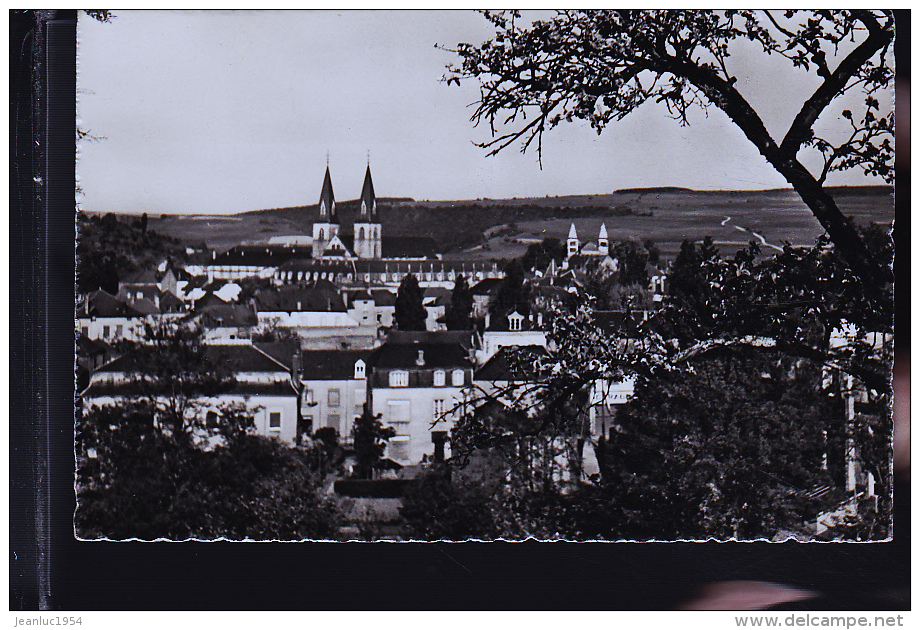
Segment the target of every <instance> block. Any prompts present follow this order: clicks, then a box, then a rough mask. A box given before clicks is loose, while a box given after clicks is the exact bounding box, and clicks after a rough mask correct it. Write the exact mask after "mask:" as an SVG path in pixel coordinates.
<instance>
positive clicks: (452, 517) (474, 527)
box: [399, 465, 502, 540]
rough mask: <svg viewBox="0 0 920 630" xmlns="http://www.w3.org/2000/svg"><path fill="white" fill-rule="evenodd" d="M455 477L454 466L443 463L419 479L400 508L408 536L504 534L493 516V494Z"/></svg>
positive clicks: (455, 537) (448, 537) (444, 537)
mask: <svg viewBox="0 0 920 630" xmlns="http://www.w3.org/2000/svg"><path fill="white" fill-rule="evenodd" d="M453 477H454V475H452V471H451V467H450V466H448V465H439V466H435V467H433V468H431V469H430V470H428V471H427V472H425V473H424V474H423V475H420V476H419V477H417V478H416V479H415V483H413V485H412V486H410V487H409V489H408V490H407V491H406V493H405V494H404V495H403V504H402V507H401V508H400V510H399V513H400V515H401V516H402V518H403V521H404V522H405V524H406V526H407V535H408V537H410V538H414V539H421V540H468V539H470V538H479V539H484V540H489V539H492V538H495V537H496V536H499V535H501V534H502V532H500V531H499V530H498V529H497V528H496V526H495V523H494V521H493V518H492V513H491V505H490V504H491V497H489V496H488V495H487V494H486V493H485V491H484V490H483V488H482V486H480V485H477V484H470V483H465V482H463V481H459V480H455V479H453Z"/></svg>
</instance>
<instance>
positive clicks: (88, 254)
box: [77, 212, 186, 294]
mask: <svg viewBox="0 0 920 630" xmlns="http://www.w3.org/2000/svg"><path fill="white" fill-rule="evenodd" d="M145 216H146V215H145ZM77 229H78V235H79V242H78V244H77V290H78V291H80V292H81V293H88V292H90V291H95V290H96V289H103V290H105V291H107V292H109V293H112V294H115V293H118V282H119V280H123V279H124V278H125V277H127V276H128V275H130V274H131V273H134V272H137V271H139V270H142V269H152V268H154V267H156V265H158V264H159V263H160V261H162V260H163V259H164V258H171V259H173V260H176V261H183V260H185V259H186V253H185V247H184V246H182V245H181V243H180V241H179V240H178V239H174V238H171V237H169V236H164V235H162V234H158V233H156V232H155V231H153V230H148V229H146V223H145V221H144V219H143V218H142V219H141V221H140V222H139V223H137V224H136V225H132V224H129V223H125V222H123V221H120V220H119V219H118V218H117V217H116V216H115V215H113V214H107V215H105V216H104V217H101V218H100V217H99V216H95V215H92V216H87V215H86V214H84V213H82V212H81V213H77Z"/></svg>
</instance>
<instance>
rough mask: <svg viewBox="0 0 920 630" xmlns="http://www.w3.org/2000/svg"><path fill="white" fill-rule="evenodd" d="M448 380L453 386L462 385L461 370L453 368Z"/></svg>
mask: <svg viewBox="0 0 920 630" xmlns="http://www.w3.org/2000/svg"><path fill="white" fill-rule="evenodd" d="M450 382H451V385H453V386H454V387H463V370H454V371H453V372H451V374H450Z"/></svg>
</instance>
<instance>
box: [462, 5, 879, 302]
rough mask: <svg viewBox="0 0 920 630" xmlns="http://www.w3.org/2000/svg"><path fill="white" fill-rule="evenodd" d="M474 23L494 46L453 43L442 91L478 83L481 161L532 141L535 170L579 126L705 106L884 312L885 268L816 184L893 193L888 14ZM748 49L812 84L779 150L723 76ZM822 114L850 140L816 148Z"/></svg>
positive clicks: (562, 15)
mask: <svg viewBox="0 0 920 630" xmlns="http://www.w3.org/2000/svg"><path fill="white" fill-rule="evenodd" d="M484 15H485V17H486V18H487V19H488V20H489V21H490V22H491V23H492V25H493V26H494V27H495V30H496V33H495V37H494V39H493V40H491V41H487V42H484V43H483V44H481V45H478V46H476V45H472V44H466V43H463V44H458V45H457V48H456V50H455V51H454V52H456V53H457V54H458V55H459V56H460V62H459V64H458V65H456V66H453V67H451V68H450V72H449V74H448V75H447V77H446V80H447V82H448V84H449V83H451V82H456V83H458V84H459V82H460V80H461V79H466V78H475V79H478V80H479V81H480V83H481V92H480V94H481V97H480V100H479V102H478V104H477V109H476V111H475V112H474V114H473V117H472V120H473V121H474V122H475V123H476V124H481V123H486V124H488V126H489V128H490V130H491V131H492V134H493V139H492V140H490V141H488V142H485V143H483V144H482V146H483V147H485V148H487V149H489V152H490V153H489V154H490V155H492V154H495V153H498V152H499V151H501V150H503V149H505V148H506V147H508V146H510V145H512V144H514V143H515V142H517V141H518V140H521V141H522V149H521V150H522V151H526V150H527V148H528V147H530V146H531V145H532V144H533V142H534V141H535V140H536V144H537V152H538V155H540V156H541V159H542V151H541V148H542V137H543V133H544V132H545V131H546V130H548V129H553V128H555V127H556V126H557V125H559V124H561V123H562V122H563V121H571V120H573V119H581V120H586V121H588V122H589V123H590V124H591V126H592V127H594V128H595V129H596V130H597V131H598V133H600V132H602V131H603V130H604V129H605V128H606V126H607V125H608V124H609V123H610V122H612V121H615V120H620V119H622V118H623V117H625V116H626V115H628V114H629V113H630V112H632V111H634V110H635V109H637V108H638V107H640V106H641V105H642V104H644V103H646V102H649V101H651V102H659V103H664V104H665V105H666V106H667V108H668V111H669V113H670V114H671V115H672V116H673V117H674V118H676V119H677V120H678V121H679V122H680V123H681V124H687V123H688V120H689V118H688V113H689V112H690V110H691V109H692V108H694V107H703V108H706V107H708V106H715V107H717V108H719V109H721V110H722V111H723V112H724V113H725V114H726V115H727V116H728V119H729V120H731V121H732V123H734V124H735V125H736V126H737V127H738V128H739V129H740V130H741V131H742V133H744V135H745V137H747V138H748V140H750V142H751V143H753V145H754V146H755V147H756V148H757V149H758V151H759V152H760V154H761V155H763V157H764V158H765V159H766V160H767V162H768V163H769V164H770V165H771V166H773V167H774V168H775V169H776V170H777V172H779V173H780V174H781V175H782V176H783V177H784V178H785V179H786V181H788V182H789V183H790V184H791V185H792V187H793V188H794V189H795V190H796V192H797V193H798V194H799V196H800V197H801V198H802V200H803V201H804V202H805V204H806V205H807V206H808V207H809V209H810V210H811V211H812V213H813V214H814V215H815V217H816V218H817V219H818V221H819V222H820V223H821V225H822V226H823V227H824V228H825V230H827V233H828V235H829V236H830V238H831V240H832V241H833V242H834V244H835V245H836V246H837V249H838V252H839V254H840V255H841V257H842V258H843V259H844V260H845V261H846V263H847V264H848V265H849V266H850V268H851V269H852V270H853V271H854V272H855V274H856V277H857V278H859V279H860V281H861V282H862V283H863V284H864V285H865V287H866V293H867V295H868V296H869V297H870V299H871V300H872V301H877V300H884V296H885V294H886V293H887V291H888V288H889V286H890V283H891V280H892V274H891V270H890V268H889V265H888V261H885V260H879V259H877V258H875V257H873V256H872V254H871V252H870V251H869V250H868V248H867V246H866V243H865V242H864V241H863V240H862V239H861V238H860V236H859V234H858V232H857V231H856V228H855V226H854V225H853V224H852V222H851V221H849V220H847V218H846V217H845V216H844V215H843V214H842V213H841V212H840V209H839V208H838V207H837V205H836V204H835V202H834V199H833V197H832V196H831V195H830V193H829V192H828V190H827V189H826V188H825V186H824V184H825V181H826V178H827V175H828V174H829V173H831V172H833V171H837V170H844V169H850V168H861V169H863V171H864V172H865V173H867V174H869V175H876V176H881V177H883V178H885V180H886V181H892V178H893V175H894V169H893V167H892V162H893V157H894V155H893V147H892V144H891V141H892V132H893V112H891V111H882V110H881V104H880V102H879V94H881V93H883V92H884V91H885V90H886V89H888V88H889V86H890V85H891V82H892V80H893V77H894V72H893V69H892V68H891V66H890V64H889V63H888V55H889V53H890V49H891V46H892V41H893V38H894V16H893V13H891V12H886V11H867V10H854V11H826V10H823V11H786V12H785V13H782V14H779V13H775V12H770V11H761V12H758V11H748V10H744V11H697V10H693V11H625V10H592V11H568V10H567V11H559V12H558V13H557V14H556V16H555V17H554V18H553V19H550V20H538V21H535V22H533V24H531V25H529V26H527V27H523V26H520V23H521V22H522V20H521V19H520V14H519V13H518V12H516V11H512V12H500V13H491V12H484ZM749 42H753V43H754V44H755V45H756V46H757V47H758V48H759V49H760V50H762V51H763V53H764V54H766V55H771V56H776V57H781V58H783V59H786V60H788V62H789V63H790V64H791V67H792V68H795V69H798V70H804V71H808V72H811V73H812V74H813V75H814V76H813V79H814V81H815V83H816V85H817V87H816V88H815V90H814V92H813V93H812V94H811V96H810V97H808V98H807V99H806V100H805V101H804V102H803V103H802V104H801V107H800V109H799V112H798V114H796V116H795V117H794V119H793V121H792V123H791V125H790V126H789V128H788V131H787V132H786V135H785V136H784V137H783V138H782V139H780V140H776V139H774V138H773V137H772V136H771V135H770V132H769V131H768V130H767V128H766V126H765V125H764V122H763V120H762V119H761V117H760V115H759V114H758V112H757V111H756V110H755V109H754V108H753V107H752V106H751V104H750V103H749V101H748V100H747V99H746V98H745V96H744V95H743V94H742V92H741V86H743V85H744V81H739V79H754V80H756V77H745V76H743V75H741V74H739V73H740V72H742V70H739V69H736V68H733V67H732V61H733V60H732V58H731V55H732V52H733V51H735V50H736V49H737V47H738V46H739V44H741V45H744V44H748V43H749ZM857 90H860V91H862V93H863V104H862V106H861V107H860V108H859V110H858V111H855V110H853V109H841V108H842V106H841V105H840V101H839V100H838V99H839V97H840V96H841V95H843V94H845V93H848V92H855V91H857ZM832 106H834V107H836V110H835V109H834V107H832ZM822 115H825V116H834V115H837V116H840V117H842V118H843V119H845V120H846V121H847V124H848V126H849V129H847V130H846V131H845V132H843V133H842V135H841V136H839V137H832V136H830V135H829V136H827V137H821V136H819V135H818V133H819V132H818V131H817V127H816V122H817V121H818V119H819V118H820V117H821V116H822ZM800 153H802V154H803V156H800ZM806 153H811V154H812V155H814V156H816V157H817V158H818V160H819V161H820V163H821V164H822V166H821V168H820V169H819V172H817V173H812V172H810V171H809V169H808V168H807V167H806V166H805V164H806V163H807V160H805V158H804V154H806Z"/></svg>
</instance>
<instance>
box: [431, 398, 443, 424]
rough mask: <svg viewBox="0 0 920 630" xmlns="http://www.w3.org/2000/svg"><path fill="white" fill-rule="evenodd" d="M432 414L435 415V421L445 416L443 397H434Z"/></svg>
mask: <svg viewBox="0 0 920 630" xmlns="http://www.w3.org/2000/svg"><path fill="white" fill-rule="evenodd" d="M432 415H433V420H434V421H435V422H437V421H438V420H441V419H442V417H443V416H444V399H443V398H435V399H434V410H433V414H432Z"/></svg>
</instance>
